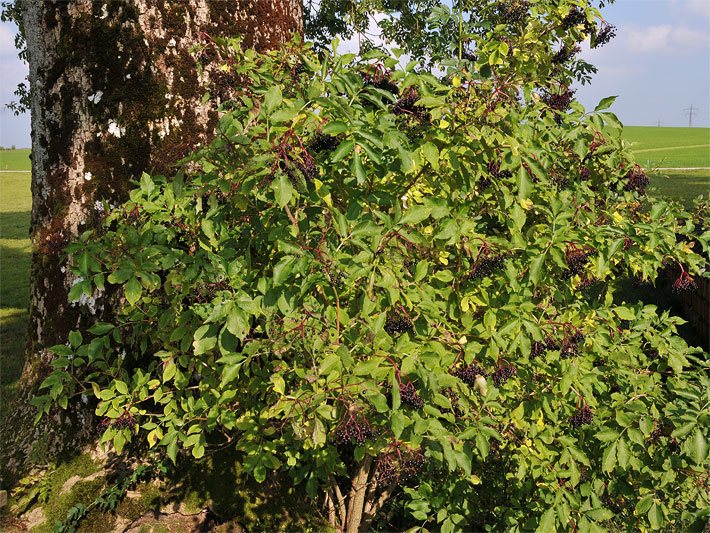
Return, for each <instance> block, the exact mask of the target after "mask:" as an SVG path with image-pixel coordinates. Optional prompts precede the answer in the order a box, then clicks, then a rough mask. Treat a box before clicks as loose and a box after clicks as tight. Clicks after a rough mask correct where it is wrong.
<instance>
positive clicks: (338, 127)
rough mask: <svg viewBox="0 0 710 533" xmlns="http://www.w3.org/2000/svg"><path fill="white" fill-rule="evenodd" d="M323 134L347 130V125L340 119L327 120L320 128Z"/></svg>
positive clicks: (336, 133) (335, 133)
mask: <svg viewBox="0 0 710 533" xmlns="http://www.w3.org/2000/svg"><path fill="white" fill-rule="evenodd" d="M321 131H322V133H323V134H324V135H338V134H339V133H343V132H345V131H348V125H347V124H346V123H345V122H342V121H340V120H333V121H332V122H328V124H326V125H325V127H324V128H323V129H322V130H321Z"/></svg>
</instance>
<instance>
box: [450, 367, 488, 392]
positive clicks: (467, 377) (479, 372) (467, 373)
mask: <svg viewBox="0 0 710 533" xmlns="http://www.w3.org/2000/svg"><path fill="white" fill-rule="evenodd" d="M452 374H453V375H454V376H456V377H457V378H459V379H460V380H461V381H463V382H464V383H466V384H467V385H470V386H472V387H473V385H474V383H475V382H476V376H483V377H485V376H486V375H487V374H486V371H485V370H483V369H482V368H481V367H480V366H478V365H477V364H475V363H471V364H470V365H466V366H460V367H458V368H456V370H454V371H453V373H452Z"/></svg>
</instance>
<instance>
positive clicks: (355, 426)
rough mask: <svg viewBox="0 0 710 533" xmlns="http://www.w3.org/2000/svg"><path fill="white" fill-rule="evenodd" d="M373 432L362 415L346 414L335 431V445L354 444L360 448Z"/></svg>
mask: <svg viewBox="0 0 710 533" xmlns="http://www.w3.org/2000/svg"><path fill="white" fill-rule="evenodd" d="M373 435H374V432H373V430H372V426H370V423H369V422H368V421H367V418H365V415H364V414H362V413H351V412H350V411H348V412H346V413H345V414H344V415H343V417H342V418H341V419H340V423H339V424H338V426H337V427H336V429H335V444H338V445H344V444H355V445H357V446H362V445H363V444H364V443H365V441H366V440H367V439H369V438H370V437H372V436H373Z"/></svg>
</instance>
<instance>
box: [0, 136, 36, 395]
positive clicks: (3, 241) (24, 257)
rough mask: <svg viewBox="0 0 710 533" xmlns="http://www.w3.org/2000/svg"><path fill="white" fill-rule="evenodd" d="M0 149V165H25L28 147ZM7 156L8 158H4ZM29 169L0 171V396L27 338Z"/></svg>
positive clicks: (7, 391) (18, 367)
mask: <svg viewBox="0 0 710 533" xmlns="http://www.w3.org/2000/svg"><path fill="white" fill-rule="evenodd" d="M17 152H20V153H19V154H16V153H13V152H10V151H1V152H0V157H1V158H2V159H0V161H2V165H5V164H6V163H7V164H8V165H10V164H12V166H14V167H20V168H22V167H26V166H28V163H29V159H28V158H27V155H28V150H22V151H20V150H18V151H17ZM7 156H10V157H7ZM31 205H32V197H31V194H30V173H29V172H2V173H0V396H2V399H3V403H5V400H7V398H8V396H11V395H12V394H13V392H14V391H13V385H14V383H15V382H16V381H17V378H18V377H19V375H20V372H21V371H22V364H23V352H24V347H25V342H26V339H27V323H28V312H27V307H28V299H29V272H30V259H31V249H30V239H29V233H28V232H29V227H30V209H31Z"/></svg>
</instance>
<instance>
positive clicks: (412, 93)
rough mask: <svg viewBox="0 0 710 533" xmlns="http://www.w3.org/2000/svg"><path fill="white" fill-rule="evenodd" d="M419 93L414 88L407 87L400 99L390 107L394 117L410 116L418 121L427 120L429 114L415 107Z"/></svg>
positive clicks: (421, 108) (419, 107)
mask: <svg viewBox="0 0 710 533" xmlns="http://www.w3.org/2000/svg"><path fill="white" fill-rule="evenodd" d="M419 98H420V96H419V91H417V88H416V87H414V86H410V87H407V88H406V89H405V91H404V93H403V94H402V97H401V98H400V99H399V100H397V101H396V102H395V103H394V104H393V106H392V113H393V114H394V115H410V116H413V117H415V118H417V119H419V120H427V119H428V118H429V112H428V111H427V110H426V109H424V108H423V107H421V106H418V105H416V103H417V101H419Z"/></svg>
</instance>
